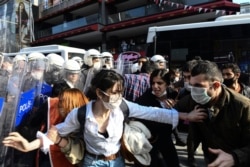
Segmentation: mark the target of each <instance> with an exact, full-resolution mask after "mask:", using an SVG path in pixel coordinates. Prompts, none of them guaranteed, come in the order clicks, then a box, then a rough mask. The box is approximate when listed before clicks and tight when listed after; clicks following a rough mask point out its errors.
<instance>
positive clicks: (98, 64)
mask: <svg viewBox="0 0 250 167" xmlns="http://www.w3.org/2000/svg"><path fill="white" fill-rule="evenodd" d="M93 68H94V69H95V70H99V69H100V68H101V62H95V63H94V65H93Z"/></svg>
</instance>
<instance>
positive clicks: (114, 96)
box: [101, 90, 122, 103]
mask: <svg viewBox="0 0 250 167" xmlns="http://www.w3.org/2000/svg"><path fill="white" fill-rule="evenodd" d="M101 92H102V93H103V94H104V95H105V96H107V97H109V102H110V103H115V102H117V101H118V100H119V99H120V98H121V97H122V93H121V92H116V93H112V94H111V95H109V94H107V93H106V92H104V91H102V90H101Z"/></svg>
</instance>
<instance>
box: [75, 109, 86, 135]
mask: <svg viewBox="0 0 250 167" xmlns="http://www.w3.org/2000/svg"><path fill="white" fill-rule="evenodd" d="M86 111H87V108H86V105H84V106H81V107H80V108H78V111H77V119H78V121H79V123H80V132H83V130H84V126H85V119H86Z"/></svg>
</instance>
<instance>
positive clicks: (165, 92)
mask: <svg viewBox="0 0 250 167" xmlns="http://www.w3.org/2000/svg"><path fill="white" fill-rule="evenodd" d="M152 94H153V95H155V92H154V91H152ZM166 94H167V91H164V92H163V93H162V94H161V95H160V96H157V97H162V96H165V95H166ZM155 96H156V95H155Z"/></svg>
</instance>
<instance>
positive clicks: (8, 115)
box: [0, 63, 24, 167]
mask: <svg viewBox="0 0 250 167" xmlns="http://www.w3.org/2000/svg"><path fill="white" fill-rule="evenodd" d="M12 65H13V66H12V67H13V71H12V73H9V72H6V71H5V70H4V69H3V68H2V69H1V75H0V81H1V87H2V88H4V89H2V90H1V97H0V140H1V141H2V140H3V138H4V137H6V136H8V134H9V133H10V132H11V131H14V129H15V119H16V116H17V115H18V114H19V113H17V112H16V111H17V110H18V109H17V108H18V103H19V100H20V94H21V93H20V92H21V83H22V79H23V75H24V73H23V72H21V73H20V72H19V71H18V70H15V68H16V66H17V64H15V63H13V64H12ZM12 160H13V157H12V149H11V148H8V147H4V146H3V145H2V144H0V167H6V166H13V164H12V162H13V161H12Z"/></svg>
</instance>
